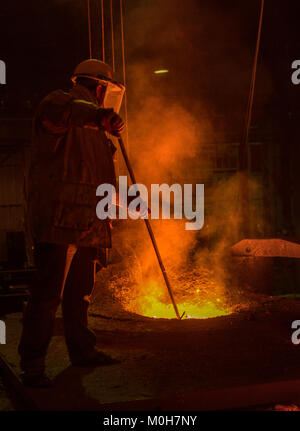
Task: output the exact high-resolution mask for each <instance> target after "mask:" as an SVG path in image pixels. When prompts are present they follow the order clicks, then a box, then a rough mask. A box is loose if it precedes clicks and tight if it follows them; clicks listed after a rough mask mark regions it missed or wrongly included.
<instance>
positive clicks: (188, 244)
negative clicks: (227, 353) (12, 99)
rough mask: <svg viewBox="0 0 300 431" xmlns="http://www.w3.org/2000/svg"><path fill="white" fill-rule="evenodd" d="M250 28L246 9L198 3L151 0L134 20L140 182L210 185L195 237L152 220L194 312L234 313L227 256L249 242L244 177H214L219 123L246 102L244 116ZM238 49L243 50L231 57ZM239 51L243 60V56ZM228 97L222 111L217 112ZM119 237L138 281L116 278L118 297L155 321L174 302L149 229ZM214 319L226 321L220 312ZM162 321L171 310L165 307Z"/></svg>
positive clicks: (181, 295) (135, 159)
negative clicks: (244, 237) (244, 230)
mask: <svg viewBox="0 0 300 431" xmlns="http://www.w3.org/2000/svg"><path fill="white" fill-rule="evenodd" d="M183 3H184V5H183ZM204 3H205V2H204ZM220 8H221V6H220ZM191 9H193V11H194V13H191ZM250 9H251V8H250ZM252 12H253V11H252ZM252 16H255V14H254V13H253V15H252ZM233 24H234V25H233ZM244 24H245V18H244V21H243V22H242V20H241V14H240V13H238V12H232V10H225V11H224V10H223V12H222V14H221V15H218V13H217V12H216V10H213V9H212V8H211V7H208V5H207V4H206V5H204V6H202V8H200V7H199V2H195V1H188V2H178V1H172V2H171V1H169V0H166V1H164V2H158V1H145V2H143V4H140V6H138V7H136V8H134V9H132V10H131V11H129V15H128V18H127V28H128V30H129V33H128V34H127V45H128V47H129V49H128V58H129V60H128V63H129V67H128V69H127V70H128V106H129V143H128V147H129V155H130V160H131V162H132V164H133V167H134V171H135V174H136V180H137V182H140V183H143V184H145V185H147V186H148V187H149V186H150V184H153V183H158V184H162V183H168V184H169V185H171V184H174V183H177V182H178V183H180V184H183V183H193V184H195V183H204V185H205V204H204V205H205V221H204V228H203V229H202V230H201V231H194V232H188V231H186V230H185V228H184V222H185V221H184V220H183V221H180V220H161V221H152V226H153V230H154V232H155V236H156V239H157V242H158V246H159V249H160V252H161V255H162V258H163V261H164V263H165V266H166V269H167V272H168V274H169V276H170V279H171V282H172V285H173V287H174V292H175V297H176V298H177V301H178V302H179V304H184V307H186V306H187V305H188V304H190V305H191V304H192V305H193V306H195V305H199V307H200V305H201V306H203V304H206V303H209V304H210V305H211V304H213V305H214V306H216V307H221V308H222V307H223V309H224V310H225V309H226V307H227V306H228V302H227V291H226V284H227V279H228V276H229V275H228V273H227V269H226V253H227V252H228V248H229V247H230V246H231V245H233V244H234V243H235V242H236V241H238V240H239V239H240V237H239V235H240V224H241V214H240V200H239V196H240V189H239V187H240V180H239V176H238V175H237V174H235V175H233V174H232V173H231V174H229V175H227V176H225V175H224V174H223V175H219V176H218V175H216V173H215V172H214V171H213V168H215V167H216V166H215V163H216V161H215V153H214V152H215V149H216V146H215V142H216V140H217V139H218V140H219V141H225V137H224V135H222V130H223V129H222V126H223V125H224V124H222V121H226V120H225V115H224V116H223V120H221V121H220V122H219V124H217V127H218V130H217V131H216V130H215V129H216V124H215V119H216V118H220V112H222V111H223V113H226V114H227V111H228V110H229V111H230V114H231V118H234V110H235V109H236V108H237V106H238V105H239V106H238V113H239V114H240V112H241V111H242V109H241V98H240V97H239V95H240V94H244V96H243V97H244V98H245V101H246V97H247V89H248V84H249V76H250V75H249V70H250V67H251V60H250V58H251V50H245V44H246V38H247V31H246V30H245V27H243V25H244ZM229 29H230V35H227V32H228V30H229ZM224 34H226V35H227V40H226V41H225V42H224V38H223V35H224ZM149 40H151V43H149ZM199 41H201V43H200V42H199ZM233 43H235V45H234V47H235V52H234V53H233V52H229V51H228V46H229V45H230V44H233ZM224 47H226V49H227V52H225V53H224V55H223V56H222V57H221V60H220V61H219V63H218V65H217V66H216V69H217V70H214V68H213V61H215V60H214V57H210V55H211V54H212V53H213V52H218V53H220V50H222V49H223V48H224ZM242 48H243V49H242ZM224 49H225V48H224ZM236 53H239V54H240V57H239V58H238V59H237V58H236V56H235V54H236ZM241 58H242V59H243V62H242V63H241V62H240V61H239V60H240V59H241ZM247 62H248V65H247ZM237 64H239V68H237ZM162 68H163V69H167V70H169V73H167V74H165V75H155V73H154V71H155V70H157V69H162ZM214 79H217V82H214ZM224 82H226V85H225V87H226V88H224ZM221 89H222V91H221ZM219 90H220V91H219ZM218 91H219V94H218ZM230 93H231V94H230ZM214 94H215V95H216V100H214V97H213V95H214ZM229 97H231V98H229ZM220 100H222V104H221V106H219V107H217V104H218V102H219V101H220ZM224 100H225V101H226V103H227V105H226V104H224ZM230 102H232V104H231V103H230ZM227 106H228V108H227ZM240 130H242V122H241V129H240ZM224 148H225V152H226V151H228V149H227V150H226V148H228V147H224ZM221 155H222V156H223V155H224V154H221ZM249 188H250V190H249V192H250V194H251V195H255V194H257V191H258V186H257V184H256V182H255V181H254V180H253V181H251V182H250V185H249ZM251 211H252V212H253V213H254V212H255V211H256V209H255V208H254V207H253V208H252V209H251ZM259 217H260V215H259V214H258V215H257V218H256V220H257V223H259ZM260 223H261V222H260ZM113 233H114V235H113V242H114V246H115V247H117V248H118V252H117V254H118V255H121V257H122V258H123V264H122V265H124V264H125V266H126V268H127V271H129V272H130V277H129V278H130V281H129V280H128V278H127V279H126V280H124V279H123V278H122V276H120V275H119V277H118V280H116V279H115V281H114V288H113V289H114V292H115V294H114V295H115V298H117V300H118V301H120V302H121V303H122V304H123V305H124V306H125V308H126V309H127V310H129V311H135V312H139V313H142V314H147V315H151V313H152V314H153V313H154V311H155V310H153V304H156V307H157V309H159V307H160V305H161V304H169V303H170V298H169V296H168V292H167V289H166V287H165V285H164V283H163V279H162V276H161V273H160V270H159V266H158V263H157V259H156V256H155V253H154V250H153V247H152V244H151V242H150V239H149V237H148V234H147V231H146V229H145V227H144V226H143V222H142V221H140V222H133V221H132V222H131V221H129V222H127V223H122V224H120V225H119V226H117V228H116V229H115V230H114V231H113ZM113 253H114V252H113ZM113 262H114V258H113ZM137 262H138V263H137ZM116 265H117V267H116V269H117V268H119V269H120V267H119V266H118V265H119V264H116ZM128 268H130V269H128ZM123 269H124V268H123ZM115 273H116V271H115ZM127 274H128V272H127ZM129 284H130V286H129ZM151 304H152V305H151ZM201 310H202V308H199V310H198V313H197V312H195V311H193V315H194V316H198V317H201V315H202V314H201V313H202V311H201ZM213 312H214V313H215V315H217V314H218V308H214V309H213ZM205 313H206V312H205ZM205 313H204V316H206V314H205ZM156 314H159V313H156ZM162 314H165V315H166V314H168V313H166V310H165V309H164V310H163V311H162Z"/></svg>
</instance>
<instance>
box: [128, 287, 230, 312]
mask: <svg viewBox="0 0 300 431" xmlns="http://www.w3.org/2000/svg"><path fill="white" fill-rule="evenodd" d="M166 290H167V289H166V287H165V286H164V285H163V283H158V282H156V281H154V280H151V281H149V282H148V283H146V285H144V286H143V288H142V289H139V296H138V297H137V298H135V300H134V301H130V302H129V303H128V304H126V305H125V307H124V308H126V309H127V310H128V311H131V312H134V313H137V314H141V315H143V316H147V317H152V318H164V319H175V318H176V315H175V311H174V308H173V305H172V304H171V300H170V298H169V297H168V294H167V293H166ZM176 293H177V294H176ZM201 293H202V294H203V289H201V288H197V289H196V291H195V292H193V294H191V292H188V294H187V291H185V294H184V295H182V294H181V295H180V293H179V292H178V291H177V292H175V301H176V304H177V307H178V310H179V314H180V315H182V313H183V312H184V311H185V315H184V317H183V318H184V319H186V318H188V319H207V318H211V317H217V316H225V315H228V314H231V310H230V308H229V307H226V306H223V305H222V302H223V301H222V299H221V298H219V297H217V298H216V297H214V295H213V294H212V295H211V298H209V297H207V295H205V296H206V298H205V299H204V298H203V299H201ZM197 297H198V298H197ZM199 297H200V298H199Z"/></svg>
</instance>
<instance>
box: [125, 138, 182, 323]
mask: <svg viewBox="0 0 300 431" xmlns="http://www.w3.org/2000/svg"><path fill="white" fill-rule="evenodd" d="M118 140H119V145H120V148H121V151H122V154H123V157H124V160H125V164H126V167H127V169H128V172H129V176H130V179H131V181H132V184H137V183H136V180H135V176H134V173H133V170H132V167H131V163H130V161H129V159H128V156H127V151H126V148H125V145H124V142H123V139H122V138H121V137H119V138H118ZM144 221H145V223H146V227H147V230H148V232H149V236H150V239H151V241H152V244H153V247H154V251H155V254H156V257H157V260H158V263H159V266H160V269H161V272H162V275H163V277H164V280H165V283H166V286H167V289H168V292H169V295H170V298H171V301H172V304H173V307H174V310H175V313H176V316H177V318H178V319H180V320H181V319H182V317H183V314H182V316H180V314H179V311H178V308H177V305H176V302H175V299H174V295H173V292H172V288H171V284H170V281H169V278H168V275H167V272H166V269H165V266H164V264H163V261H162V258H161V255H160V252H159V249H158V246H157V242H156V239H155V236H154V233H153V230H152V227H151V224H150V221H149V219H144Z"/></svg>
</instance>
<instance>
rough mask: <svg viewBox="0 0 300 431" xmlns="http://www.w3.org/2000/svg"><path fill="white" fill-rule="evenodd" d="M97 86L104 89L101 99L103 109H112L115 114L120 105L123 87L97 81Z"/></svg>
mask: <svg viewBox="0 0 300 431" xmlns="http://www.w3.org/2000/svg"><path fill="white" fill-rule="evenodd" d="M98 82H99V84H100V85H101V86H103V87H104V88H105V92H104V97H103V108H106V109H108V108H112V109H113V110H114V111H115V112H116V113H117V114H118V113H119V111H120V109H121V105H122V100H123V96H124V93H125V87H124V85H122V84H119V83H117V82H114V81H106V80H105V81H104V80H102V79H99V80H98Z"/></svg>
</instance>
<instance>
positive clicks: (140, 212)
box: [128, 196, 151, 218]
mask: <svg viewBox="0 0 300 431" xmlns="http://www.w3.org/2000/svg"><path fill="white" fill-rule="evenodd" d="M135 198H136V196H128V211H129V213H130V214H132V215H133V216H134V217H137V218H148V214H151V211H150V209H149V208H148V205H147V203H146V202H145V201H144V200H141V201H140V204H139V205H138V207H137V209H136V210H133V209H131V207H130V203H131V202H132V201H133V200H134V199H135Z"/></svg>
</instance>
